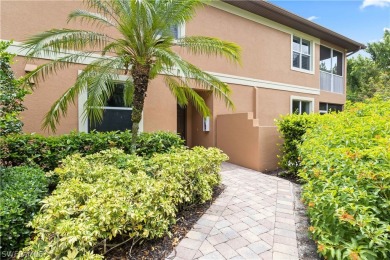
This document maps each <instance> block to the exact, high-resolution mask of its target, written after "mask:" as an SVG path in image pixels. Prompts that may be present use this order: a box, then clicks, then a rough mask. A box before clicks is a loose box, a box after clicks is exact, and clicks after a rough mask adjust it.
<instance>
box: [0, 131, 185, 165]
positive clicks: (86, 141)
mask: <svg viewBox="0 0 390 260" xmlns="http://www.w3.org/2000/svg"><path fill="white" fill-rule="evenodd" d="M131 138H132V136H131V132H129V131H124V132H104V133H102V132H91V133H71V134H67V135H61V136H48V137H44V136H41V135H37V134H20V135H9V136H6V137H2V138H0V166H1V165H3V166H17V165H35V166H39V167H40V168H42V169H44V170H53V169H54V168H56V167H57V166H58V164H59V163H61V160H63V159H64V158H65V157H66V156H68V155H71V154H74V153H81V154H84V155H88V154H93V153H97V152H100V151H103V150H106V149H110V148H114V147H116V148H119V149H123V150H124V151H125V152H126V153H129V152H130V149H131ZM183 144H184V142H183V140H181V139H180V137H179V136H178V135H177V134H174V133H169V132H155V133H142V134H140V136H139V139H138V141H137V146H136V152H137V154H139V155H142V156H146V157H150V156H151V155H153V154H154V153H165V152H168V151H169V150H170V149H171V148H173V147H180V146H182V145H183Z"/></svg>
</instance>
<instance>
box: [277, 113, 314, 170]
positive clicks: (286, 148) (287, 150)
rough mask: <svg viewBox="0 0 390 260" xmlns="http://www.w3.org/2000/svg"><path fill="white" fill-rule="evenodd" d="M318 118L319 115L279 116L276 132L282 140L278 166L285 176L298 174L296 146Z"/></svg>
mask: <svg viewBox="0 0 390 260" xmlns="http://www.w3.org/2000/svg"><path fill="white" fill-rule="evenodd" d="M320 117H321V115H319V114H310V115H307V114H303V115H297V114H290V115H286V116H281V118H280V119H279V120H277V121H276V125H277V127H278V131H279V133H280V134H281V137H282V138H283V140H284V142H283V144H281V147H280V151H281V156H279V166H280V167H281V168H282V169H283V170H285V171H286V173H287V174H289V175H294V176H296V175H297V174H298V170H299V169H300V165H301V160H300V157H299V151H298V146H299V145H300V144H301V143H302V142H303V135H304V134H305V133H306V131H307V130H308V129H311V128H313V127H314V126H315V124H316V122H317V121H318V120H319V119H320Z"/></svg>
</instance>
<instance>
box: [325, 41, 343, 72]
mask: <svg viewBox="0 0 390 260" xmlns="http://www.w3.org/2000/svg"><path fill="white" fill-rule="evenodd" d="M320 70H321V71H325V72H328V73H331V74H334V75H338V76H343V54H342V53H341V52H339V51H336V50H333V49H330V48H328V47H325V46H321V47H320Z"/></svg>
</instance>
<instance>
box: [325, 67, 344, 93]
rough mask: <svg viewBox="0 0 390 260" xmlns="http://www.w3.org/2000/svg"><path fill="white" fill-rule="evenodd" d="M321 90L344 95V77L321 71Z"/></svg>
mask: <svg viewBox="0 0 390 260" xmlns="http://www.w3.org/2000/svg"><path fill="white" fill-rule="evenodd" d="M320 88H321V90H324V91H328V92H334V93H340V94H344V77H342V76H339V75H335V74H332V73H329V72H326V71H322V70H320Z"/></svg>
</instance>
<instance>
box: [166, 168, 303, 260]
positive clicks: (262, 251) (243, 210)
mask: <svg viewBox="0 0 390 260" xmlns="http://www.w3.org/2000/svg"><path fill="white" fill-rule="evenodd" d="M222 168H223V169H222V172H221V175H222V179H223V184H225V185H226V189H225V190H224V192H223V193H222V194H221V195H220V196H219V197H218V198H217V199H216V200H215V202H214V203H213V204H212V205H211V206H210V208H209V209H208V210H207V211H206V213H205V214H204V215H203V216H202V217H201V218H200V219H199V220H198V222H197V223H196V224H195V225H194V227H193V228H192V230H191V231H190V232H188V233H187V235H186V237H185V238H184V239H183V240H181V241H180V243H179V245H178V246H177V247H176V248H175V250H174V251H173V252H172V253H171V255H170V257H168V258H169V259H178V260H180V259H281V260H287V259H298V246H297V235H296V225H295V220H294V195H293V184H292V183H291V182H289V181H287V180H284V179H280V178H277V177H273V176H269V175H265V174H262V173H259V172H257V171H253V170H250V169H246V168H242V167H239V166H236V165H233V164H229V163H225V164H224V165H223V167H222Z"/></svg>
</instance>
